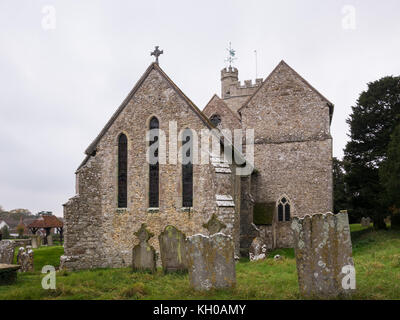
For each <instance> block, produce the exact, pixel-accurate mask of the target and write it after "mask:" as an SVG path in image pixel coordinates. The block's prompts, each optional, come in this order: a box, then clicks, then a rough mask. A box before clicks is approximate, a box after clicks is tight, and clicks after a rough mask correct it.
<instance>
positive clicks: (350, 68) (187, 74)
mask: <svg viewBox="0 0 400 320" xmlns="http://www.w3.org/2000/svg"><path fill="white" fill-rule="evenodd" d="M399 12H400V1H398V0H391V1H389V0H386V1H385V0H382V1H367V0H361V1H352V0H348V1H340V0H336V1H333V0H329V1H321V0H318V1H317V0H315V1H306V0H303V1H282V0H280V1H267V0H263V1H248V0H246V1H243V0H241V1H216V0H213V1H205V0H202V1H198V0H196V1H190V0H185V1H170V0H168V1H164V0H163V1H160V0H152V1H115V0H114V1H111V0H110V1H99V0H96V1H73V0H65V1H51V0H48V1H39V0H35V1H31V0H18V1H15V0H1V2H0V147H1V157H0V205H2V206H3V207H4V208H5V209H8V210H11V209H14V208H27V209H30V210H31V211H32V212H34V213H36V212H38V211H41V210H50V211H53V212H54V213H55V214H56V215H59V216H61V215H62V204H63V203H65V202H66V201H67V200H68V198H70V197H71V196H73V195H74V183H75V177H74V172H75V170H76V168H77V167H78V165H79V163H80V162H81V161H82V160H83V157H84V150H85V149H86V147H87V146H88V145H89V144H90V142H91V141H92V140H93V139H94V138H95V137H96V135H97V134H98V132H99V131H100V130H101V129H102V127H103V126H104V125H105V123H106V122H107V121H108V120H109V118H110V117H111V115H112V114H113V112H114V111H115V110H116V109H117V107H118V106H119V105H120V103H121V102H122V100H123V99H124V98H125V97H126V95H127V94H128V92H129V91H130V90H131V88H132V87H133V86H134V84H135V83H136V81H137V80H138V79H139V78H140V76H141V75H142V74H143V72H144V71H145V70H146V68H147V66H148V65H149V64H150V63H151V62H152V61H153V58H152V57H150V55H149V52H150V51H151V50H153V48H154V45H159V46H160V48H161V49H163V50H164V54H163V55H162V56H161V57H160V66H161V67H162V68H163V69H164V71H166V73H167V74H168V75H169V76H170V77H171V79H172V80H173V81H174V82H175V83H176V84H177V85H178V86H179V87H180V88H181V89H182V91H183V92H184V93H185V94H186V95H187V96H188V97H189V98H190V99H192V101H193V102H194V103H195V104H196V105H197V106H198V107H199V108H200V109H203V108H204V106H205V104H206V103H207V102H208V100H209V99H210V98H211V96H212V95H213V94H214V93H217V94H218V95H219V94H220V70H221V69H222V68H223V67H224V65H225V63H224V59H225V57H226V48H227V47H228V45H229V41H231V42H232V47H233V48H234V49H235V50H236V53H237V58H238V59H237V60H236V63H235V65H236V66H237V67H238V69H239V78H240V80H242V81H243V80H246V79H254V78H255V77H256V68H255V55H254V50H257V53H258V77H263V78H265V77H266V76H267V75H268V74H269V73H270V72H271V71H272V70H273V68H274V67H275V66H276V65H277V64H278V63H279V61H280V60H282V59H284V60H285V61H286V62H287V63H288V64H289V65H290V66H292V67H293V68H294V69H295V70H296V71H297V72H299V73H300V74H301V75H302V76H303V77H304V78H305V79H306V80H308V81H309V82H310V83H311V84H312V85H313V86H314V87H315V88H316V89H317V90H319V91H320V92H321V93H322V94H323V95H325V96H326V97H327V98H328V99H329V100H330V101H331V102H333V103H334V104H335V113H334V117H333V122H332V135H333V138H334V155H335V156H337V157H339V158H341V157H342V156H343V151H342V149H343V148H344V146H345V143H346V140H347V136H346V134H347V133H348V126H347V125H346V122H345V120H346V118H347V117H348V115H349V113H350V111H351V109H350V107H351V106H352V105H354V103H355V101H356V99H357V97H358V96H359V94H360V93H361V92H362V91H363V90H365V89H366V84H367V83H368V82H370V81H374V80H377V79H379V78H380V77H382V76H386V75H399V73H400V72H399V71H400V59H399V57H400V14H399ZM54 18H55V20H54ZM353 18H355V20H354V19H353Z"/></svg>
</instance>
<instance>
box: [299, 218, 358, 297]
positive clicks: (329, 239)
mask: <svg viewBox="0 0 400 320" xmlns="http://www.w3.org/2000/svg"><path fill="white" fill-rule="evenodd" d="M291 227H292V230H293V238H294V245H295V247H294V248H295V255H296V264H297V274H298V280H299V289H300V294H301V295H303V296H305V297H315V298H335V297H338V296H342V295H347V294H350V293H352V292H353V291H354V289H355V271H354V262H353V258H352V245H351V238H350V227H349V220H348V216H347V213H345V212H340V213H338V214H337V215H334V214H332V213H326V214H316V215H313V216H309V215H307V216H305V217H304V218H299V217H294V218H293V221H292V225H291Z"/></svg>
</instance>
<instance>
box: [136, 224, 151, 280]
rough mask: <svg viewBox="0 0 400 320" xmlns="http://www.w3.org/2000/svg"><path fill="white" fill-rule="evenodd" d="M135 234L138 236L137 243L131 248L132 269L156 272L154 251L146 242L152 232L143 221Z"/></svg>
mask: <svg viewBox="0 0 400 320" xmlns="http://www.w3.org/2000/svg"><path fill="white" fill-rule="evenodd" d="M135 235H136V236H137V237H138V238H139V244H138V245H137V246H135V247H134V248H133V250H132V268H133V270H134V271H150V272H152V273H154V272H156V251H155V249H154V248H153V247H152V246H151V245H149V243H148V241H149V239H150V238H151V237H152V236H153V234H152V233H151V232H150V231H148V230H147V228H146V224H144V223H143V224H142V226H141V227H140V229H139V230H138V231H137V232H136V233H135Z"/></svg>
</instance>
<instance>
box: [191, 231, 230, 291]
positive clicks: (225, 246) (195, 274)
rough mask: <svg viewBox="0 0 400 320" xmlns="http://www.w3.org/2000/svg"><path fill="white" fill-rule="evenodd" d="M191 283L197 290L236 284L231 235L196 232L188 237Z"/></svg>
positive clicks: (228, 286)
mask: <svg viewBox="0 0 400 320" xmlns="http://www.w3.org/2000/svg"><path fill="white" fill-rule="evenodd" d="M186 250H187V259H188V267H189V281H190V285H191V286H192V287H193V288H194V289H196V290H210V289H212V288H215V289H222V288H232V287H234V286H235V284H236V271H235V259H234V247H233V240H232V237H231V236H228V235H225V234H223V233H216V234H213V235H211V236H209V237H207V236H204V235H202V234H196V235H194V236H191V237H188V238H187V239H186Z"/></svg>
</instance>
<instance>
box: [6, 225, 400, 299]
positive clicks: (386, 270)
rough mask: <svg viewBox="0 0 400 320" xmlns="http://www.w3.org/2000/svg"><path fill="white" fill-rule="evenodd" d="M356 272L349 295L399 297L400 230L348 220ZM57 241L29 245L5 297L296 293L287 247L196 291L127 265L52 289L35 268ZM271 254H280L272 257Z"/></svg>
mask: <svg viewBox="0 0 400 320" xmlns="http://www.w3.org/2000/svg"><path fill="white" fill-rule="evenodd" d="M350 229H351V231H352V243H353V258H354V263H355V268H356V274H357V276H356V277H357V292H356V294H355V295H354V296H353V298H354V299H361V300H365V299H399V298H400V281H399V280H400V277H399V275H400V232H399V231H393V230H392V231H374V230H373V228H366V227H361V226H360V225H351V226H350ZM62 254H63V248H62V247H42V248H39V249H34V257H35V271H34V272H28V273H21V274H18V280H17V283H16V284H14V285H9V286H0V300H5V299H40V300H41V299H163V300H165V299H226V300H231V299H262V300H265V299H300V298H301V297H300V295H299V292H298V283H297V273H296V262H295V258H294V251H293V249H279V250H275V251H273V252H271V253H270V254H269V255H268V258H267V259H266V260H262V261H257V262H249V261H248V259H247V260H246V259H241V261H240V262H239V263H237V264H236V277H237V284H236V288H234V289H232V290H211V291H209V292H196V291H194V290H192V289H191V288H190V286H189V278H188V275H187V274H173V273H171V274H167V275H164V274H163V272H162V271H161V270H160V269H159V270H158V271H157V273H155V274H146V273H135V272H132V270H131V268H121V269H94V270H82V271H58V272H57V282H56V287H57V288H56V289H55V290H44V289H42V287H41V280H42V278H43V277H44V274H41V272H40V271H41V268H42V267H43V266H44V265H47V264H48V265H54V266H56V267H57V266H58V264H59V258H60V256H61V255H62ZM275 254H280V255H281V256H282V257H283V259H282V260H278V261H275V260H274V259H273V257H274V255H275Z"/></svg>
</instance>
